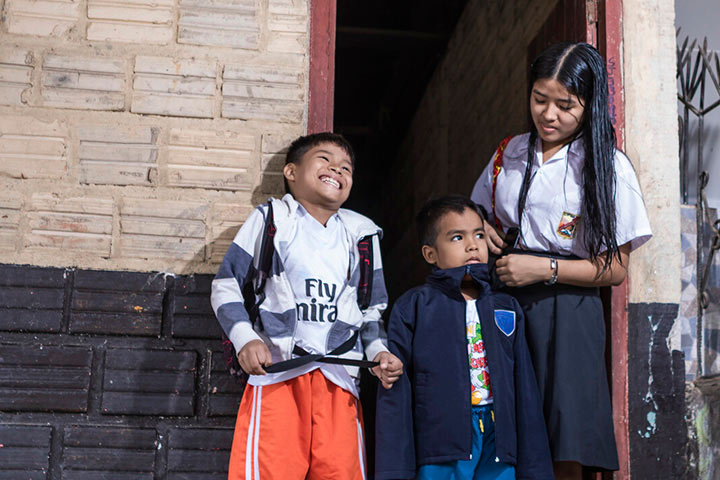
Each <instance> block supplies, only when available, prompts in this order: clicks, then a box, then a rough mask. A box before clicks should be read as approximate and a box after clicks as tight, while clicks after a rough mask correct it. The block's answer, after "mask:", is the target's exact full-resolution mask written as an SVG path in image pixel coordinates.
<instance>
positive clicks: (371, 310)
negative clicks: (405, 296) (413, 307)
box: [360, 235, 388, 360]
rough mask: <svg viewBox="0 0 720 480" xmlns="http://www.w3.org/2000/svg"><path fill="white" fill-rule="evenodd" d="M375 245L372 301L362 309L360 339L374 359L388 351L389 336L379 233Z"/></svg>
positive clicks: (375, 236) (367, 353)
mask: <svg viewBox="0 0 720 480" xmlns="http://www.w3.org/2000/svg"><path fill="white" fill-rule="evenodd" d="M372 247H373V255H372V258H373V279H372V291H371V292H370V303H369V305H368V307H367V308H366V309H365V310H363V311H362V315H363V324H362V327H361V328H360V339H361V341H362V344H363V349H364V350H365V354H366V355H367V358H368V359H370V360H372V359H374V358H375V357H376V356H377V355H378V354H379V353H381V352H387V351H388V348H387V336H386V335H385V329H384V328H383V324H382V314H383V312H384V311H385V309H386V308H387V302H388V296H387V290H386V289H385V277H384V275H383V267H382V258H381V256H380V239H379V238H378V235H373V237H372Z"/></svg>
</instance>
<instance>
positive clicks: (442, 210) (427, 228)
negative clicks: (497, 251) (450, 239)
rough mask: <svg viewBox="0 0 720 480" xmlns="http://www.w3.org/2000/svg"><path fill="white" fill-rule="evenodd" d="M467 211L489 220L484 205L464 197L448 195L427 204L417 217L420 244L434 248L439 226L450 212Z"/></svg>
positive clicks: (416, 223) (459, 212)
mask: <svg viewBox="0 0 720 480" xmlns="http://www.w3.org/2000/svg"><path fill="white" fill-rule="evenodd" d="M465 209H470V210H472V211H473V212H475V213H477V214H478V215H480V217H481V218H482V219H484V220H487V218H488V217H487V212H486V211H485V208H483V207H482V205H478V204H476V203H475V202H473V201H472V200H470V199H469V198H467V197H464V196H462V195H446V196H444V197H439V198H435V199H433V200H429V201H427V202H425V205H423V207H422V208H421V209H420V212H419V213H418V214H417V216H416V217H415V225H416V226H417V233H418V238H419V239H420V244H421V245H428V246H430V247H434V246H435V241H436V240H437V236H438V231H437V226H438V223H440V219H441V218H442V217H444V216H445V215H447V214H448V213H450V212H455V213H458V214H461V213H463V212H464V211H465Z"/></svg>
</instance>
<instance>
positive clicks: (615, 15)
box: [307, 0, 630, 480]
mask: <svg viewBox="0 0 720 480" xmlns="http://www.w3.org/2000/svg"><path fill="white" fill-rule="evenodd" d="M336 14H337V0H310V74H309V82H310V85H309V100H308V124H307V131H308V133H315V132H322V131H332V129H333V101H334V87H335V28H336ZM597 15H598V16H599V18H598V19H597V20H599V22H600V25H599V27H600V28H599V32H598V36H599V38H598V39H597V40H598V42H597V43H598V44H599V48H600V51H601V52H602V54H603V56H604V57H605V58H606V59H607V68H608V76H609V82H610V97H611V98H610V103H611V105H610V108H611V114H612V117H613V118H614V121H615V122H614V124H615V130H616V131H617V139H618V147H619V148H621V149H622V148H624V145H625V101H624V93H623V92H624V90H623V75H622V38H623V32H622V18H623V17H622V0H598V1H597ZM588 37H589V38H588V40H589V41H591V42H592V41H593V40H595V39H594V38H591V37H593V34H592V32H591V31H590V30H588ZM593 43H594V42H593ZM627 306H628V281H625V282H624V283H623V284H622V285H620V286H619V287H613V288H612V300H611V318H612V327H611V345H610V353H611V362H612V369H611V371H612V404H613V417H614V423H615V440H616V442H617V449H618V456H619V458H620V470H619V471H618V472H617V473H616V474H615V475H614V478H615V479H617V480H629V479H630V435H629V430H628V427H629V424H628V418H629V404H628V343H627V339H628V316H627Z"/></svg>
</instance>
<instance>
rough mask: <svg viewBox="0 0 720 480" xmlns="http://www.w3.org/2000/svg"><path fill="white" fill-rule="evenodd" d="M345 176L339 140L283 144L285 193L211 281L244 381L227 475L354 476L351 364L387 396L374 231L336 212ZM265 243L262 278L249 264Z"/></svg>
mask: <svg viewBox="0 0 720 480" xmlns="http://www.w3.org/2000/svg"><path fill="white" fill-rule="evenodd" d="M353 168H354V154H353V150H352V148H351V146H350V144H349V143H348V142H347V141H346V140H345V139H344V138H343V137H342V136H340V135H336V134H333V133H319V134H313V135H308V136H304V137H300V138H298V139H297V140H295V141H294V142H293V143H292V144H291V145H290V148H289V149H288V153H287V157H286V164H285V167H284V170H283V174H284V177H285V182H286V187H287V189H288V190H289V192H290V193H288V194H287V195H285V196H284V197H283V198H282V199H281V200H276V199H270V200H269V202H268V203H266V204H263V205H261V206H259V207H258V208H257V209H256V210H255V211H254V212H253V213H252V214H251V215H250V216H249V218H248V219H247V221H246V222H245V223H244V224H243V226H242V227H241V228H240V231H239V232H238V234H237V236H236V237H235V240H234V241H233V244H232V245H231V246H230V248H229V250H228V252H227V254H226V255H225V258H224V260H223V263H222V265H221V267H220V270H219V271H218V274H217V276H216V277H215V280H214V281H213V287H212V304H213V308H214V310H215V313H216V316H217V318H218V320H219V322H220V324H221V326H222V327H223V329H224V331H225V333H226V334H227V336H228V338H229V339H230V341H231V342H232V343H233V345H234V347H235V349H236V351H237V352H239V353H238V360H239V362H240V366H241V367H242V369H243V370H244V371H245V372H247V373H248V374H250V377H249V380H248V387H247V389H246V391H245V393H244V395H243V399H242V402H241V404H240V409H239V411H238V417H237V424H236V427H235V435H234V438H233V446H232V451H231V455H230V468H229V475H228V478H229V479H232V480H236V479H241V478H247V479H250V478H252V479H255V478H282V479H298V480H301V479H306V478H309V479H326V478H333V479H340V480H345V479H347V480H350V479H352V480H360V479H363V478H364V477H365V475H364V471H365V464H364V452H363V435H362V433H363V432H362V419H361V415H360V409H359V407H358V400H357V398H358V387H357V385H358V374H359V368H358V365H362V364H363V362H362V359H363V356H364V355H366V356H367V358H368V359H373V360H374V361H375V362H378V363H379V365H377V366H375V367H374V368H373V369H372V371H373V373H374V374H375V375H376V376H378V378H379V379H380V382H381V383H382V385H383V386H384V387H385V388H390V387H391V386H392V384H393V382H395V381H396V380H397V379H398V377H399V375H400V374H401V373H402V363H401V362H400V361H399V360H398V359H397V357H395V355H393V354H391V353H390V352H389V351H388V349H387V347H386V340H385V335H384V331H383V328H382V325H381V314H382V312H383V310H384V309H385V307H386V305H387V293H386V291H385V282H384V279H383V272H382V263H381V260H380V250H379V237H380V234H381V230H380V228H379V227H378V226H377V225H375V224H374V223H373V222H371V221H370V220H369V219H367V218H366V217H364V216H362V215H360V214H358V213H355V212H352V211H350V210H346V209H342V208H340V207H341V205H342V204H343V203H344V202H345V201H346V200H347V198H348V195H349V194H350V190H351V188H352V185H353V177H352V174H353ZM268 220H269V221H268ZM266 242H272V244H271V245H272V246H271V247H270V248H272V249H273V254H272V262H271V268H270V271H269V272H263V268H262V266H261V265H259V259H260V257H261V254H260V252H262V251H264V250H265V249H267V248H268V245H267V244H266ZM361 250H362V251H361ZM361 259H364V260H367V262H368V263H369V267H371V268H367V266H365V265H361ZM366 269H368V270H370V272H369V275H368V276H367V277H366V278H364V280H363V281H362V282H361V277H362V276H363V273H362V272H366ZM258 272H260V274H263V275H264V274H265V273H267V279H266V281H265V286H264V288H263V289H262V291H261V292H258V291H257V290H256V292H255V293H256V294H255V298H254V300H255V303H256V305H257V304H259V307H257V311H258V312H259V314H258V318H257V319H251V318H250V315H249V313H248V310H247V308H246V307H245V304H244V301H245V300H244V298H243V295H242V293H241V291H242V290H243V288H244V287H245V286H246V285H247V284H248V283H249V282H250V281H251V280H255V279H256V278H257V277H258V275H259V274H258ZM361 289H364V290H363V291H364V292H366V295H364V296H363V297H364V298H365V299H366V300H363V305H359V301H360V300H359V299H360V295H359V291H360V290H361ZM328 362H330V363H328Z"/></svg>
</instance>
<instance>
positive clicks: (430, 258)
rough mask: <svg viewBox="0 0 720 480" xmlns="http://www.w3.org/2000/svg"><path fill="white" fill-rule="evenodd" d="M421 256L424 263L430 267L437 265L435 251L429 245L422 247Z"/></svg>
mask: <svg viewBox="0 0 720 480" xmlns="http://www.w3.org/2000/svg"><path fill="white" fill-rule="evenodd" d="M422 256H423V258H424V259H425V261H426V262H427V263H429V264H430V265H435V264H436V263H437V250H435V247H431V246H430V245H423V246H422Z"/></svg>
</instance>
